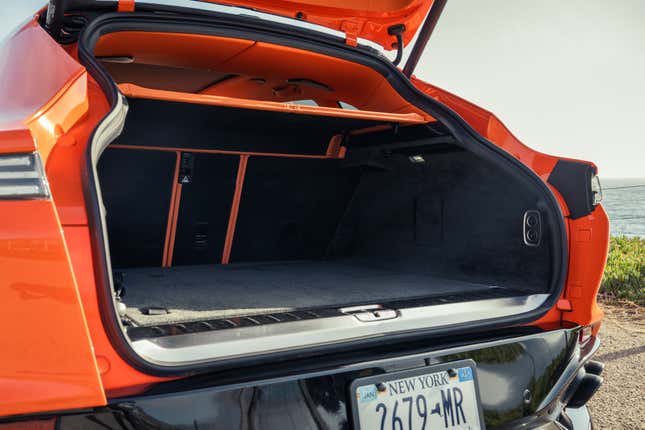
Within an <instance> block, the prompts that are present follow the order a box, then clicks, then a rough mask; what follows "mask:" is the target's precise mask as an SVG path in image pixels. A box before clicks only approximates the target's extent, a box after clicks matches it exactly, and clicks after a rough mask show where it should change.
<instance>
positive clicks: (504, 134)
mask: <svg viewBox="0 0 645 430" xmlns="http://www.w3.org/2000/svg"><path fill="white" fill-rule="evenodd" d="M412 82H413V83H414V85H415V86H416V87H417V88H419V89H420V90H421V91H423V92H425V93H426V94H428V95H429V96H430V97H433V98H435V99H437V100H439V101H440V102H442V103H444V104H445V105H447V106H449V107H450V108H452V109H453V110H454V111H456V112H457V113H458V114H459V115H461V117H462V118H463V119H464V120H465V121H466V122H468V123H469V124H470V126H471V127H473V128H474V129H475V130H476V131H477V132H479V133H480V134H481V135H482V136H484V137H485V138H487V139H488V140H490V141H491V142H492V143H494V144H496V145H497V146H499V147H501V148H502V149H504V150H505V151H506V152H508V153H510V154H511V155H513V156H514V157H515V158H517V159H518V160H520V161H521V162H522V163H524V164H525V165H526V166H528V167H529V168H530V169H531V170H533V171H534V172H535V173H536V174H537V175H538V176H540V178H542V180H543V181H544V182H545V183H546V182H547V180H548V178H549V175H550V173H551V171H552V170H553V167H554V166H555V164H556V163H557V162H558V160H562V159H564V158H562V157H556V156H552V155H547V154H543V153H541V152H538V151H535V150H533V149H531V148H529V147H528V146H526V145H524V144H523V143H522V142H520V141H519V140H518V139H517V138H516V137H515V136H513V134H512V133H511V132H510V131H509V130H508V129H507V128H506V127H505V126H504V124H502V122H501V121H500V120H499V119H498V118H497V117H496V116H495V115H493V114H492V113H490V112H488V111H486V110H484V109H482V108H480V107H478V106H476V105H474V104H472V103H470V102H468V101H466V100H464V99H462V98H460V97H457V96H455V95H454V94H451V93H449V92H447V91H445V90H442V89H441V88H438V87H435V86H433V85H430V84H427V83H425V82H423V81H421V80H419V79H417V78H415V77H413V78H412ZM589 164H591V165H593V163H589ZM547 185H548V186H549V188H550V189H551V191H552V192H553V194H554V195H555V196H556V199H557V200H558V202H559V204H560V208H561V210H562V213H563V215H564V216H565V223H566V230H567V235H568V238H569V272H568V277H567V283H566V286H565V289H564V291H563V293H562V297H561V299H566V300H568V301H569V302H570V303H571V311H567V312H561V311H559V310H557V309H556V308H553V309H552V310H551V311H550V312H549V313H547V314H546V315H545V316H544V317H543V318H542V319H541V320H539V321H537V322H536V324H541V323H548V322H555V321H558V320H560V319H563V320H566V321H571V322H574V323H576V324H580V325H590V324H596V323H598V322H600V320H601V319H602V316H603V313H602V310H601V309H600V308H599V307H598V304H597V301H596V296H597V294H598V290H599V289H600V281H601V279H602V273H603V271H604V269H605V262H606V258H607V249H608V246H609V219H608V217H607V214H606V213H605V211H604V209H603V208H602V206H600V205H598V206H597V207H596V209H595V210H594V211H593V212H592V213H591V214H589V215H588V216H586V217H583V218H579V219H576V220H572V219H571V218H569V216H568V215H569V209H568V208H567V205H566V203H565V201H564V199H563V198H562V196H561V195H560V193H559V192H558V191H557V190H556V189H555V188H554V187H552V186H551V185H549V184H547Z"/></svg>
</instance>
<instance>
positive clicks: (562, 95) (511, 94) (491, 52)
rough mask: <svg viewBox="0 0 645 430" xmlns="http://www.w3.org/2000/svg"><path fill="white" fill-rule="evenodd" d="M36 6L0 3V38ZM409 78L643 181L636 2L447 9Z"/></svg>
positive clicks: (644, 95)
mask: <svg viewBox="0 0 645 430" xmlns="http://www.w3.org/2000/svg"><path fill="white" fill-rule="evenodd" d="M43 4H45V1H44V0H16V1H10V0H2V1H0V39H1V38H3V37H4V36H5V34H6V33H8V32H9V31H10V30H11V29H12V28H14V27H15V26H16V25H18V24H19V23H20V22H21V21H23V20H24V19H26V18H27V17H28V16H29V15H30V14H31V13H32V12H34V11H35V10H37V9H38V8H39V7H40V6H41V5H43ZM415 74H416V75H417V76H418V77H419V78H421V79H423V80H425V81H428V82H430V83H432V84H434V85H437V86H439V87H442V88H444V89H446V90H448V91H451V92H453V93H455V94H457V95H459V96H461V97H463V98H465V99H467V100H470V101H471V102H474V103H475V104H477V105H479V106H481V107H484V108H486V109H487V110H489V111H491V112H493V113H495V115H497V116H498V117H499V118H500V119H501V120H502V122H504V123H505V124H506V126H507V127H508V128H509V129H510V130H511V131H512V132H513V133H514V134H515V135H516V136H517V137H518V138H519V139H520V140H521V141H522V142H524V143H525V144H527V145H529V146H530V147H532V148H534V149H537V150H539V151H542V152H546V153H549V154H554V155H559V156H566V157H571V158H578V159H583V160H590V161H593V162H594V163H596V164H597V165H598V168H599V173H600V176H601V177H604V178H630V177H631V178H635V177H645V167H643V162H644V161H645V1H643V0H617V1H613V2H608V1H606V0H567V1H561V0H539V1H538V0H448V3H447V6H446V8H445V10H444V13H443V15H442V17H441V19H440V20H439V24H438V25H437V27H436V29H435V33H434V34H433V35H432V38H431V39H430V41H429V43H428V46H427V48H426V52H425V53H424V55H423V57H422V59H421V61H420V63H419V65H418V66H417V69H416V71H415Z"/></svg>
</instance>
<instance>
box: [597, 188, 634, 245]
mask: <svg viewBox="0 0 645 430" xmlns="http://www.w3.org/2000/svg"><path fill="white" fill-rule="evenodd" d="M600 182H601V185H602V206H603V207H604V208H605V211H606V212H607V214H608V215H609V223H610V225H611V235H612V236H629V237H642V238H645V178H641V179H602V177H601V178H600Z"/></svg>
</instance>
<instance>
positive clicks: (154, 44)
mask: <svg viewBox="0 0 645 430" xmlns="http://www.w3.org/2000/svg"><path fill="white" fill-rule="evenodd" d="M95 55H97V56H99V57H101V56H117V57H120V56H128V57H132V58H133V61H134V63H136V64H145V65H154V66H161V67H170V68H172V69H179V70H181V69H199V70H209V71H211V72H217V73H218V74H219V75H220V76H222V77H223V76H229V78H228V79H223V80H222V79H218V80H217V82H215V83H214V84H212V85H210V86H209V87H207V88H205V89H203V90H202V91H201V93H202V94H205V95H217V96H222V97H232V98H241V99H249V100H264V101H274V102H280V103H282V102H286V101H292V100H303V99H311V100H315V101H316V102H317V103H318V105H320V106H334V105H335V103H336V101H338V100H340V101H343V102H345V103H348V104H350V105H352V106H355V107H356V108H358V109H360V110H364V111H375V112H389V113H402V114H407V113H416V114H418V115H420V116H421V117H423V118H424V119H425V120H431V117H430V116H429V115H428V114H426V113H425V112H423V111H422V110H421V109H419V108H417V107H416V106H413V105H411V104H410V103H409V102H408V101H406V100H405V99H404V98H403V97H401V95H400V94H399V93H398V92H397V91H395V90H394V88H392V86H391V85H390V84H389V82H388V81H387V80H386V79H385V77H384V76H383V75H381V74H380V73H378V72H376V71H375V70H373V69H371V68H369V67H367V66H364V65H361V64H357V63H353V62H350V61H347V60H344V59H340V58H335V57H330V56H328V55H324V54H319V53H316V52H312V51H306V50H303V49H298V48H291V47H287V46H279V45H273V44H270V43H265V42H257V41H254V40H246V39H236V38H230V37H218V36H205V35H199V34H184V33H159V32H140V31H122V32H117V33H109V34H106V35H103V36H101V37H100V39H99V40H98V42H97V45H96V48H95ZM276 58H279V59H280V61H275V59H276ZM294 78H298V79H307V80H310V81H313V82H318V83H320V84H323V85H325V86H327V87H328V89H324V88H317V87H315V86H311V85H305V84H301V85H297V86H296V87H297V88H295V92H289V91H274V89H275V88H285V87H289V86H291V87H293V85H291V84H290V83H289V81H290V80H291V79H294ZM124 79H125V78H124ZM177 79H181V78H177ZM117 83H120V84H127V83H136V82H128V81H127V80H123V81H119V82H117ZM140 86H145V85H140ZM155 88H158V87H155Z"/></svg>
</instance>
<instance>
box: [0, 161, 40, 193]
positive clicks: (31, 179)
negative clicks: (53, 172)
mask: <svg viewBox="0 0 645 430" xmlns="http://www.w3.org/2000/svg"><path fill="white" fill-rule="evenodd" d="M49 195H50V193H49V184H48V183H47V177H46V176H45V171H44V169H43V164H42V161H41V160H40V156H39V155H38V154H37V153H35V152H34V153H30V154H11V155H0V200H19V199H44V198H48V197H49Z"/></svg>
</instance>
